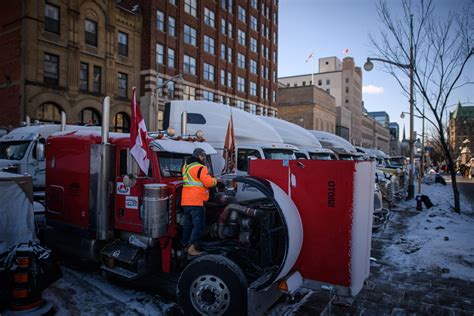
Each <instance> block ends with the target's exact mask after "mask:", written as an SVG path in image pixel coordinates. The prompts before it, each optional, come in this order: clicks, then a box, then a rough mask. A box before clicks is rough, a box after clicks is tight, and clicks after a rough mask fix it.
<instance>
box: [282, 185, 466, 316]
mask: <svg viewBox="0 0 474 316" xmlns="http://www.w3.org/2000/svg"><path fill="white" fill-rule="evenodd" d="M423 192H424V194H427V195H428V196H429V197H430V198H431V200H432V201H433V203H434V204H435V207H433V208H431V209H430V210H426V209H423V211H422V212H417V211H415V210H414V209H415V207H414V203H415V202H414V201H413V200H412V201H408V202H404V203H401V204H400V205H399V207H398V210H393V211H392V212H391V215H390V219H389V221H388V223H387V226H386V227H385V228H384V229H383V230H382V231H380V232H379V233H377V234H374V236H373V238H372V253H371V255H372V257H373V258H375V259H376V261H373V262H372V263H371V271H370V277H369V279H368V280H367V283H366V285H365V286H364V288H363V289H362V291H361V292H360V293H359V294H358V295H357V297H356V298H355V300H354V301H353V302H352V304H351V305H350V306H337V305H334V304H328V303H329V294H328V293H325V292H322V291H321V292H319V293H316V292H310V293H308V294H306V296H305V297H304V298H303V299H302V300H301V301H300V302H299V303H295V304H294V305H293V306H290V307H289V308H287V309H286V310H285V313H284V314H285V315H319V314H321V313H323V314H326V315H407V314H413V313H416V314H431V315H473V314H474V244H473V243H472V237H473V232H474V220H473V219H472V217H471V216H468V215H458V214H455V213H452V212H451V211H450V209H449V207H450V197H451V194H452V193H451V192H452V191H451V187H450V186H449V184H448V185H447V186H442V185H440V184H434V185H432V186H425V185H424V186H423ZM462 205H464V207H465V208H468V207H469V205H468V202H467V201H466V199H465V197H463V199H462Z"/></svg>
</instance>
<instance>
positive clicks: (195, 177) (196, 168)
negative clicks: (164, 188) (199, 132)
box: [181, 148, 217, 256]
mask: <svg viewBox="0 0 474 316" xmlns="http://www.w3.org/2000/svg"><path fill="white" fill-rule="evenodd" d="M205 162H206V152H205V151H204V149H202V148H196V149H194V151H193V156H192V157H190V158H188V159H187V161H186V163H185V164H184V165H183V170H182V174H183V182H184V183H183V192H182V194H181V206H182V207H183V216H182V221H181V223H182V225H183V236H182V239H181V242H182V244H183V245H184V246H185V247H186V248H185V249H186V250H187V253H188V255H190V256H198V255H200V254H201V252H200V251H199V250H198V249H197V246H196V242H197V241H198V240H199V238H200V237H201V235H202V233H203V231H204V229H205V227H206V210H205V208H204V202H206V201H207V200H208V199H209V188H212V187H215V186H216V185H217V179H216V178H214V177H212V176H211V175H209V171H208V170H207V167H206V165H205Z"/></svg>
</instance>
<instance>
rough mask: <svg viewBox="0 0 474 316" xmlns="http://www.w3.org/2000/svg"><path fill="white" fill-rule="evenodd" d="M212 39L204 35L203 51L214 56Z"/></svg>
mask: <svg viewBox="0 0 474 316" xmlns="http://www.w3.org/2000/svg"><path fill="white" fill-rule="evenodd" d="M214 45H215V44H214V39H213V38H212V37H209V36H207V35H204V51H205V52H207V53H209V54H212V55H214V54H215V47H214Z"/></svg>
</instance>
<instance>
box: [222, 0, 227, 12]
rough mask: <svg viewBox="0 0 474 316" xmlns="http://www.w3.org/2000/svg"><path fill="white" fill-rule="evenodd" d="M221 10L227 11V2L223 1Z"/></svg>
mask: <svg viewBox="0 0 474 316" xmlns="http://www.w3.org/2000/svg"><path fill="white" fill-rule="evenodd" d="M221 8H222V9H224V10H225V9H227V0H221Z"/></svg>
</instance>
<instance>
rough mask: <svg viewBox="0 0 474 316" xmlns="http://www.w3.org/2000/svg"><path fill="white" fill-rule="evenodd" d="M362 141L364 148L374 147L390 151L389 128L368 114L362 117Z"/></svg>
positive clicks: (387, 152)
mask: <svg viewBox="0 0 474 316" xmlns="http://www.w3.org/2000/svg"><path fill="white" fill-rule="evenodd" d="M361 127H362V128H361V134H362V143H361V146H362V147H365V148H376V149H380V150H382V151H383V152H384V153H386V154H389V153H390V132H389V129H388V128H387V127H385V126H383V125H382V124H380V123H379V122H378V121H377V120H375V119H374V118H373V117H371V116H369V115H364V116H363V117H362V126H361Z"/></svg>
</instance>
